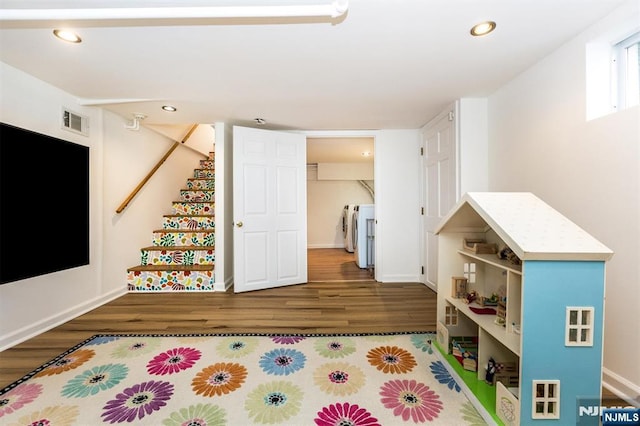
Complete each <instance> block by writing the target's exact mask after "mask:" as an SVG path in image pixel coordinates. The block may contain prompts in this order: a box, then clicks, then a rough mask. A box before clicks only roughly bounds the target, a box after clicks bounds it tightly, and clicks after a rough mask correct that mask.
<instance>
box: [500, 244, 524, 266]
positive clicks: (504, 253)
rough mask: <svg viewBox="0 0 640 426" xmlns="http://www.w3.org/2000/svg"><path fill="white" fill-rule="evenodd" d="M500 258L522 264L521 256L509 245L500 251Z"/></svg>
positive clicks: (513, 263)
mask: <svg viewBox="0 0 640 426" xmlns="http://www.w3.org/2000/svg"><path fill="white" fill-rule="evenodd" d="M498 259H502V260H506V261H508V262H509V263H511V264H512V265H522V261H521V260H520V258H519V257H518V256H517V255H516V254H515V253H514V252H513V250H511V249H510V248H509V247H504V248H503V249H501V250H500V251H499V252H498Z"/></svg>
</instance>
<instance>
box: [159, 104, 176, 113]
mask: <svg viewBox="0 0 640 426" xmlns="http://www.w3.org/2000/svg"><path fill="white" fill-rule="evenodd" d="M162 110H163V111H167V112H176V111H177V110H178V108H176V107H174V106H173V105H162Z"/></svg>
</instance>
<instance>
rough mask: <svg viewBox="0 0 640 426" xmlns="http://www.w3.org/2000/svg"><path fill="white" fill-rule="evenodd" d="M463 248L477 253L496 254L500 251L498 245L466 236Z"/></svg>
mask: <svg viewBox="0 0 640 426" xmlns="http://www.w3.org/2000/svg"><path fill="white" fill-rule="evenodd" d="M463 248H464V249H465V250H469V251H471V252H473V253H475V254H495V253H497V252H498V245H497V244H495V243H487V241H486V240H483V239H473V238H464V240H463Z"/></svg>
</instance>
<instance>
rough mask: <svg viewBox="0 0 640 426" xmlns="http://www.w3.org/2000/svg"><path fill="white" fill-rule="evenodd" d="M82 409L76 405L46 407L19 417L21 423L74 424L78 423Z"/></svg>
mask: <svg viewBox="0 0 640 426" xmlns="http://www.w3.org/2000/svg"><path fill="white" fill-rule="evenodd" d="M79 412H80V410H79V408H78V406H76V405H58V406H52V407H46V408H44V409H42V410H39V411H34V412H33V413H31V414H27V415H26V416H22V417H20V418H19V419H18V424H21V425H55V426H72V425H75V424H76V418H77V417H78V414H79Z"/></svg>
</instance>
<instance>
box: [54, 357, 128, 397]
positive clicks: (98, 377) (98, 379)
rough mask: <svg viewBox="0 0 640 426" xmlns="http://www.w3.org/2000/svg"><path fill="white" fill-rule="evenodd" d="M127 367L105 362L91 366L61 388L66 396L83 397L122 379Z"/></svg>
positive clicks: (107, 387) (108, 387) (125, 374)
mask: <svg viewBox="0 0 640 426" xmlns="http://www.w3.org/2000/svg"><path fill="white" fill-rule="evenodd" d="M127 374H129V368H128V367H127V366H126V365H124V364H106V365H99V366H97V367H93V368H92V369H91V370H87V371H85V372H84V373H82V374H79V375H77V376H76V377H74V378H73V379H71V380H69V381H68V382H67V384H66V385H64V387H63V388H62V392H61V393H62V395H63V396H66V397H69V398H71V397H76V398H84V397H87V396H89V395H95V394H97V393H98V392H100V391H103V390H106V389H110V388H112V387H114V386H115V385H117V384H118V383H120V382H121V381H122V380H124V379H125V378H126V377H127Z"/></svg>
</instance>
